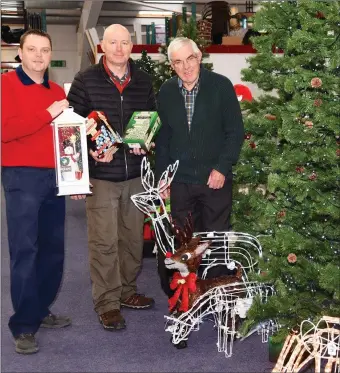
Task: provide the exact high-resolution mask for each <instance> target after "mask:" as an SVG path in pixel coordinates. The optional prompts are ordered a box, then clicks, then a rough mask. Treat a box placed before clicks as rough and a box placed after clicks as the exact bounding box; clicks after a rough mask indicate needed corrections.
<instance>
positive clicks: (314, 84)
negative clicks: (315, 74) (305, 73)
mask: <svg viewBox="0 0 340 373" xmlns="http://www.w3.org/2000/svg"><path fill="white" fill-rule="evenodd" d="M310 85H311V86H312V88H320V87H321V86H322V80H321V79H320V78H313V79H312V80H311V81H310Z"/></svg>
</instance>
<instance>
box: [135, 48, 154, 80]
mask: <svg viewBox="0 0 340 373" xmlns="http://www.w3.org/2000/svg"><path fill="white" fill-rule="evenodd" d="M135 63H136V66H137V68H138V69H141V70H143V71H145V72H146V73H148V74H149V75H150V76H153V74H154V73H155V64H156V62H155V61H154V60H153V59H152V58H151V57H150V56H148V52H147V51H146V50H142V56H141V58H139V59H138V60H136V61H135Z"/></svg>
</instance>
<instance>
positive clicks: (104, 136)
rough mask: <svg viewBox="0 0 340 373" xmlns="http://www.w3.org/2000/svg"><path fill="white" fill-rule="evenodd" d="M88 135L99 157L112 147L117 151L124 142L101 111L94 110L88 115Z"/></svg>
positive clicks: (91, 146) (90, 145) (90, 143)
mask: <svg viewBox="0 0 340 373" xmlns="http://www.w3.org/2000/svg"><path fill="white" fill-rule="evenodd" d="M86 135H87V137H88V140H89V141H88V143H89V147H90V149H92V150H93V151H96V152H97V154H98V158H103V157H104V155H105V152H107V151H108V150H109V149H111V148H112V147H114V149H112V150H113V153H115V152H116V151H117V150H118V148H119V146H120V144H122V142H123V139H122V138H121V136H120V135H119V133H118V132H116V131H114V130H113V128H112V127H111V126H110V124H109V122H108V120H107V118H106V116H105V114H104V113H103V112H101V111H92V112H91V113H90V114H89V115H88V116H87V121H86Z"/></svg>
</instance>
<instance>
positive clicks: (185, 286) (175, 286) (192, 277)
mask: <svg viewBox="0 0 340 373" xmlns="http://www.w3.org/2000/svg"><path fill="white" fill-rule="evenodd" d="M196 280H197V275H196V274H195V273H189V274H188V275H187V276H182V275H181V274H180V273H179V272H175V273H174V275H173V277H172V281H171V283H170V289H171V290H176V291H175V294H174V295H173V296H172V297H171V298H170V299H169V300H168V302H169V311H171V310H172V309H174V308H175V307H176V304H177V302H178V300H181V305H180V307H179V311H183V312H186V311H188V309H189V293H194V292H195V291H196Z"/></svg>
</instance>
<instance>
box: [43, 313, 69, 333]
mask: <svg viewBox="0 0 340 373" xmlns="http://www.w3.org/2000/svg"><path fill="white" fill-rule="evenodd" d="M69 325H71V319H70V318H69V317H67V316H57V315H53V314H52V313H50V314H49V315H47V316H46V317H45V318H44V319H43V321H42V322H41V325H40V327H41V328H50V329H59V328H65V326H69Z"/></svg>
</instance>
